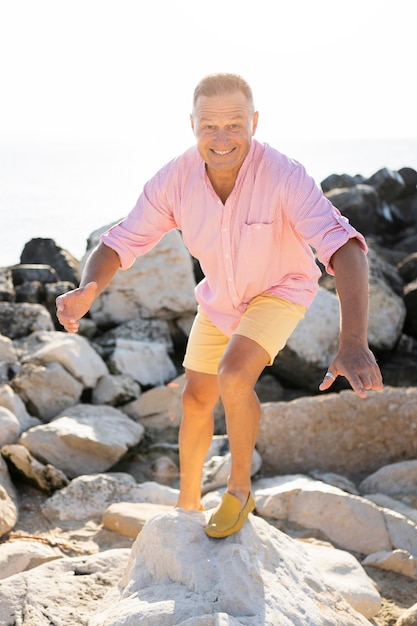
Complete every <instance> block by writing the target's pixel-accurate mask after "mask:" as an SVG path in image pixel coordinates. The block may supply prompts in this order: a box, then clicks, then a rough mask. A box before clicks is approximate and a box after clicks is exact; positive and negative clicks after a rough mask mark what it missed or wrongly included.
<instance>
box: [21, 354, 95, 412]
mask: <svg viewBox="0 0 417 626" xmlns="http://www.w3.org/2000/svg"><path fill="white" fill-rule="evenodd" d="M11 386H12V387H13V389H14V391H15V392H16V393H18V394H19V395H20V397H21V398H22V400H23V401H24V402H25V404H26V407H27V409H28V410H29V411H30V412H31V413H32V414H33V415H36V416H37V417H39V419H41V420H42V421H43V422H48V421H49V420H51V419H53V418H54V417H56V416H57V415H59V413H61V411H63V410H64V409H66V408H69V407H71V406H74V405H75V404H77V403H78V402H79V400H80V398H81V394H82V391H83V385H82V383H80V382H79V381H78V380H76V379H75V378H74V377H73V376H71V374H70V373H69V372H68V371H67V370H66V369H65V368H64V367H63V366H62V365H60V364H59V363H56V362H51V363H46V365H35V364H34V363H25V364H24V365H23V367H22V369H21V371H20V372H19V374H17V375H16V376H15V377H14V378H13V380H12V381H11Z"/></svg>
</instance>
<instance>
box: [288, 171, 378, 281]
mask: <svg viewBox="0 0 417 626" xmlns="http://www.w3.org/2000/svg"><path fill="white" fill-rule="evenodd" d="M286 193H287V207H288V211H289V216H290V219H291V221H292V223H293V225H294V228H295V229H296V231H297V232H298V233H299V234H300V236H301V237H302V238H303V239H304V240H305V241H306V242H307V243H308V244H309V245H310V246H311V247H312V248H313V249H314V250H315V251H316V253H317V257H318V259H319V260H320V262H321V263H322V264H323V265H324V267H325V268H326V271H327V272H328V273H329V274H334V271H333V268H332V265H331V258H332V256H333V254H334V253H335V252H336V251H337V250H338V249H339V248H341V246H343V245H344V244H345V243H347V241H348V240H349V239H352V238H356V239H357V240H358V242H359V244H360V246H361V247H362V249H363V251H364V252H365V253H367V252H368V247H367V245H366V241H365V238H364V236H363V235H362V234H361V233H359V232H358V231H357V230H356V229H355V228H354V227H353V226H352V225H351V224H350V223H349V220H348V219H347V218H346V217H344V216H343V215H342V214H341V213H340V211H339V210H338V209H337V208H336V207H335V206H333V204H332V203H331V202H330V201H329V200H328V199H327V198H326V197H325V196H324V195H323V193H322V191H321V190H320V189H319V188H318V187H317V185H316V183H315V182H314V180H313V178H311V177H310V176H309V175H308V174H307V173H306V171H305V169H304V167H303V166H301V165H299V166H298V167H297V168H295V169H294V170H293V172H292V173H291V175H290V177H289V179H288V181H287V186H286Z"/></svg>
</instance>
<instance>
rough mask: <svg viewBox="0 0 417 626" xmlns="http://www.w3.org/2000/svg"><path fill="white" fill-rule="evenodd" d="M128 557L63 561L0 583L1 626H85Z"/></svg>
mask: <svg viewBox="0 0 417 626" xmlns="http://www.w3.org/2000/svg"><path fill="white" fill-rule="evenodd" d="M128 555H129V550H127V549H119V550H106V551H105V552H101V553H99V554H94V555H88V556H85V555H84V556H79V557H72V558H68V557H64V558H62V559H57V560H55V561H50V562H49V563H44V564H43V565H39V567H36V568H35V569H31V570H29V571H27V572H22V573H20V574H15V575H14V576H9V577H8V578H6V579H4V580H0V624H4V625H6V624H10V625H11V624H16V625H17V624H22V625H23V624H28V625H29V624H33V626H35V625H36V626H51V624H56V625H57V626H58V625H59V626H78V625H79V624H87V623H88V620H89V617H90V615H92V613H94V611H95V609H96V607H97V605H98V603H99V601H100V600H101V599H102V598H103V596H104V594H105V593H106V592H107V591H108V590H109V589H111V588H112V587H113V586H114V585H116V584H117V582H118V580H119V578H120V576H121V574H122V572H123V570H124V568H125V567H126V562H127V559H128ZM23 616H24V617H23ZM102 626H103V625H102Z"/></svg>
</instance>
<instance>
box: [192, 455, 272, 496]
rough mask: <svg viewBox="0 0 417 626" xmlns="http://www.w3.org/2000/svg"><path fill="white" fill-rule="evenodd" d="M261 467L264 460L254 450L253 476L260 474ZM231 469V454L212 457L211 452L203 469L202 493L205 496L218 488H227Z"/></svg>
mask: <svg viewBox="0 0 417 626" xmlns="http://www.w3.org/2000/svg"><path fill="white" fill-rule="evenodd" d="M261 465H262V458H261V456H260V454H259V453H258V452H257V450H254V451H253V455H252V463H251V476H254V475H255V474H257V473H258V472H259V470H260V469H261ZM231 467H232V458H231V454H230V452H226V453H223V454H222V455H215V454H214V455H213V454H212V455H211V454H210V451H209V453H208V454H207V458H206V460H205V463H204V467H203V477H202V488H201V492H202V493H203V494H204V493H207V492H208V491H212V490H213V489H217V488H218V487H225V486H226V484H227V478H228V476H229V474H230V470H231Z"/></svg>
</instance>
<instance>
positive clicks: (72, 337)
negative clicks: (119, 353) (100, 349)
mask: <svg viewBox="0 0 417 626" xmlns="http://www.w3.org/2000/svg"><path fill="white" fill-rule="evenodd" d="M25 345H26V351H25V354H24V355H23V357H22V362H23V363H41V364H43V365H45V364H46V363H51V362H57V363H60V364H61V365H62V366H63V367H64V368H65V369H66V370H68V372H69V373H70V374H72V376H73V377H74V378H76V379H77V380H79V381H81V382H82V384H83V386H84V387H94V385H95V384H96V383H97V381H98V380H99V378H101V377H102V376H105V375H106V374H108V369H107V366H106V364H105V363H104V361H103V359H102V358H101V357H100V356H99V355H98V354H97V352H96V351H95V350H94V349H93V348H92V347H91V345H90V343H89V342H88V340H87V339H86V338H85V337H82V336H81V335H76V334H68V333H64V332H59V331H56V332H45V331H38V332H36V333H32V335H31V336H30V337H29V338H28V339H27V340H26V341H25Z"/></svg>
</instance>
